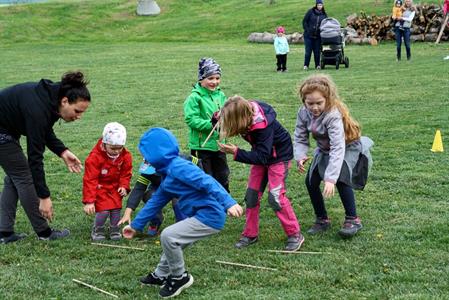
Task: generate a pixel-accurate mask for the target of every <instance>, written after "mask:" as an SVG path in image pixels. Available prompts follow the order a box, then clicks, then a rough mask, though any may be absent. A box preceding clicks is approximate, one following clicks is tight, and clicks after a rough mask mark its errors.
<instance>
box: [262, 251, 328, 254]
mask: <svg viewBox="0 0 449 300" xmlns="http://www.w3.org/2000/svg"><path fill="white" fill-rule="evenodd" d="M267 252H271V253H287V254H331V253H329V252H308V251H286V250H267Z"/></svg>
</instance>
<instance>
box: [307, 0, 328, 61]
mask: <svg viewBox="0 0 449 300" xmlns="http://www.w3.org/2000/svg"><path fill="white" fill-rule="evenodd" d="M326 18H327V15H326V11H325V10H324V4H323V0H316V2H315V6H314V7H312V8H311V9H309V10H308V11H307V13H306V15H305V16H304V19H303V20H302V27H303V28H304V46H305V48H306V51H305V55H304V70H308V69H309V64H310V58H311V57H312V51H313V58H314V60H315V68H316V69H320V50H321V38H320V24H321V21H323V20H324V19H326Z"/></svg>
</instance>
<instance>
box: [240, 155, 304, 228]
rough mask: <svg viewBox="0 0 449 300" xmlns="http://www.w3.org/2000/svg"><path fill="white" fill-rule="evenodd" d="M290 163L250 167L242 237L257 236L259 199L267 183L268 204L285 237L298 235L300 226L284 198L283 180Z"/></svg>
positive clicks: (286, 199)
mask: <svg viewBox="0 0 449 300" xmlns="http://www.w3.org/2000/svg"><path fill="white" fill-rule="evenodd" d="M289 168H290V162H279V163H275V164H272V165H268V166H260V165H252V166H251V170H250V175H249V180H248V188H247V190H246V195H245V202H246V223H245V228H244V230H243V233H242V235H243V236H246V237H256V236H258V235H259V209H260V199H261V198H262V195H263V192H264V190H265V188H266V186H267V183H268V203H269V204H270V206H271V207H272V208H273V210H274V211H275V213H276V216H277V217H278V218H279V221H280V222H281V225H282V228H283V229H284V232H285V234H286V235H287V236H291V235H295V234H297V233H299V231H300V226H299V223H298V220H297V219H296V215H295V212H294V210H293V208H292V206H291V204H290V200H289V199H288V198H287V197H286V195H285V193H286V188H285V179H286V178H287V174H288V169H289Z"/></svg>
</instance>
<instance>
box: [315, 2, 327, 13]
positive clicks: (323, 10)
mask: <svg viewBox="0 0 449 300" xmlns="http://www.w3.org/2000/svg"><path fill="white" fill-rule="evenodd" d="M316 6H317V4H315V9H316V10H318V8H317V7H316ZM321 12H322V13H323V14H326V10H325V9H324V5H323V8H322V9H321Z"/></svg>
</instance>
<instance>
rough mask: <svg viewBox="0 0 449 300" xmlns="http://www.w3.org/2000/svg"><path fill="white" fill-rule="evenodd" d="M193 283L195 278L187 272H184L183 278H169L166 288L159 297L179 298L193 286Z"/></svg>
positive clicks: (162, 289) (164, 287)
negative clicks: (185, 290)
mask: <svg viewBox="0 0 449 300" xmlns="http://www.w3.org/2000/svg"><path fill="white" fill-rule="evenodd" d="M192 283H193V277H192V275H190V274H189V273H187V272H184V273H183V274H182V275H181V276H177V277H175V276H172V275H170V276H168V278H167V281H166V282H165V284H164V286H163V287H162V288H161V290H160V291H159V296H161V297H162V298H171V297H175V296H178V295H179V294H181V292H182V291H183V290H184V289H186V288H188V287H189V286H191V285H192Z"/></svg>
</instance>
